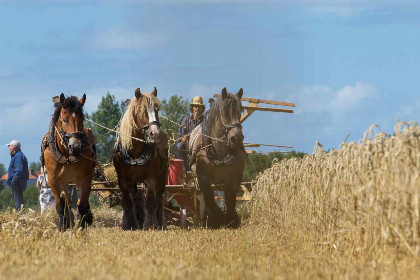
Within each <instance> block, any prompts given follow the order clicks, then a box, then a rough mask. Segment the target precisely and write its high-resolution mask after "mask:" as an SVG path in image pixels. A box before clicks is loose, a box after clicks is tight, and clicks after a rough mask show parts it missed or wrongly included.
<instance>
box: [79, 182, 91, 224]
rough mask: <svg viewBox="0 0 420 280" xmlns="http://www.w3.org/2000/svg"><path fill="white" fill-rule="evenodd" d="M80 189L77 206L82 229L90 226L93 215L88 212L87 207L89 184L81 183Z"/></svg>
mask: <svg viewBox="0 0 420 280" xmlns="http://www.w3.org/2000/svg"><path fill="white" fill-rule="evenodd" d="M79 187H80V201H79V205H78V206H77V208H78V210H79V215H80V226H81V227H82V228H87V227H88V226H91V225H92V222H93V214H92V211H90V205H89V195H90V189H91V184H90V182H89V181H87V182H83V183H82V185H80V186H79Z"/></svg>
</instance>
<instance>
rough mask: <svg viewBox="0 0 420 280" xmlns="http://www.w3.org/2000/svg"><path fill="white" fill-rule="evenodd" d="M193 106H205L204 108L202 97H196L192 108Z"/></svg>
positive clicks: (191, 104)
mask: <svg viewBox="0 0 420 280" xmlns="http://www.w3.org/2000/svg"><path fill="white" fill-rule="evenodd" d="M191 106H203V107H204V103H203V98H202V97H201V96H196V97H194V98H193V100H192V102H191V103H190V107H191Z"/></svg>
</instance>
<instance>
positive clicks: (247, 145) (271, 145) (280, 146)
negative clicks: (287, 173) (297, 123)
mask: <svg viewBox="0 0 420 280" xmlns="http://www.w3.org/2000/svg"><path fill="white" fill-rule="evenodd" d="M244 146H245V147H250V148H252V147H256V148H257V147H260V146H268V147H277V148H293V147H292V146H282V145H273V144H260V143H246V142H244Z"/></svg>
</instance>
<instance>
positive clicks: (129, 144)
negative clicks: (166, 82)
mask: <svg viewBox="0 0 420 280" xmlns="http://www.w3.org/2000/svg"><path fill="white" fill-rule="evenodd" d="M126 104H127V108H126V110H125V112H124V115H123V117H122V119H121V122H120V126H119V128H118V132H119V133H120V136H119V137H120V143H121V146H122V148H123V150H125V151H129V150H132V149H133V142H134V141H133V138H132V137H135V138H140V139H144V141H146V142H147V143H156V142H159V136H160V134H161V133H160V123H159V115H158V113H159V110H160V107H161V104H160V101H159V99H158V98H157V90H156V87H155V89H154V90H153V92H152V93H142V92H140V89H139V88H137V89H136V90H135V94H134V97H133V98H132V99H131V100H129V101H126Z"/></svg>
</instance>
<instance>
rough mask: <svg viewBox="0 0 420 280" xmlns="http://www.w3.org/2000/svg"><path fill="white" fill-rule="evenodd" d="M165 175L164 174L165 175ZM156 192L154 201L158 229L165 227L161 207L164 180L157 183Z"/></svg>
mask: <svg viewBox="0 0 420 280" xmlns="http://www.w3.org/2000/svg"><path fill="white" fill-rule="evenodd" d="M165 177H166V176H165ZM156 187H157V193H156V202H157V205H156V207H157V210H156V215H157V223H158V229H166V223H165V219H164V217H163V215H164V209H163V196H164V194H165V182H164V181H160V182H159V183H158V184H157V186H156Z"/></svg>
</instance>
